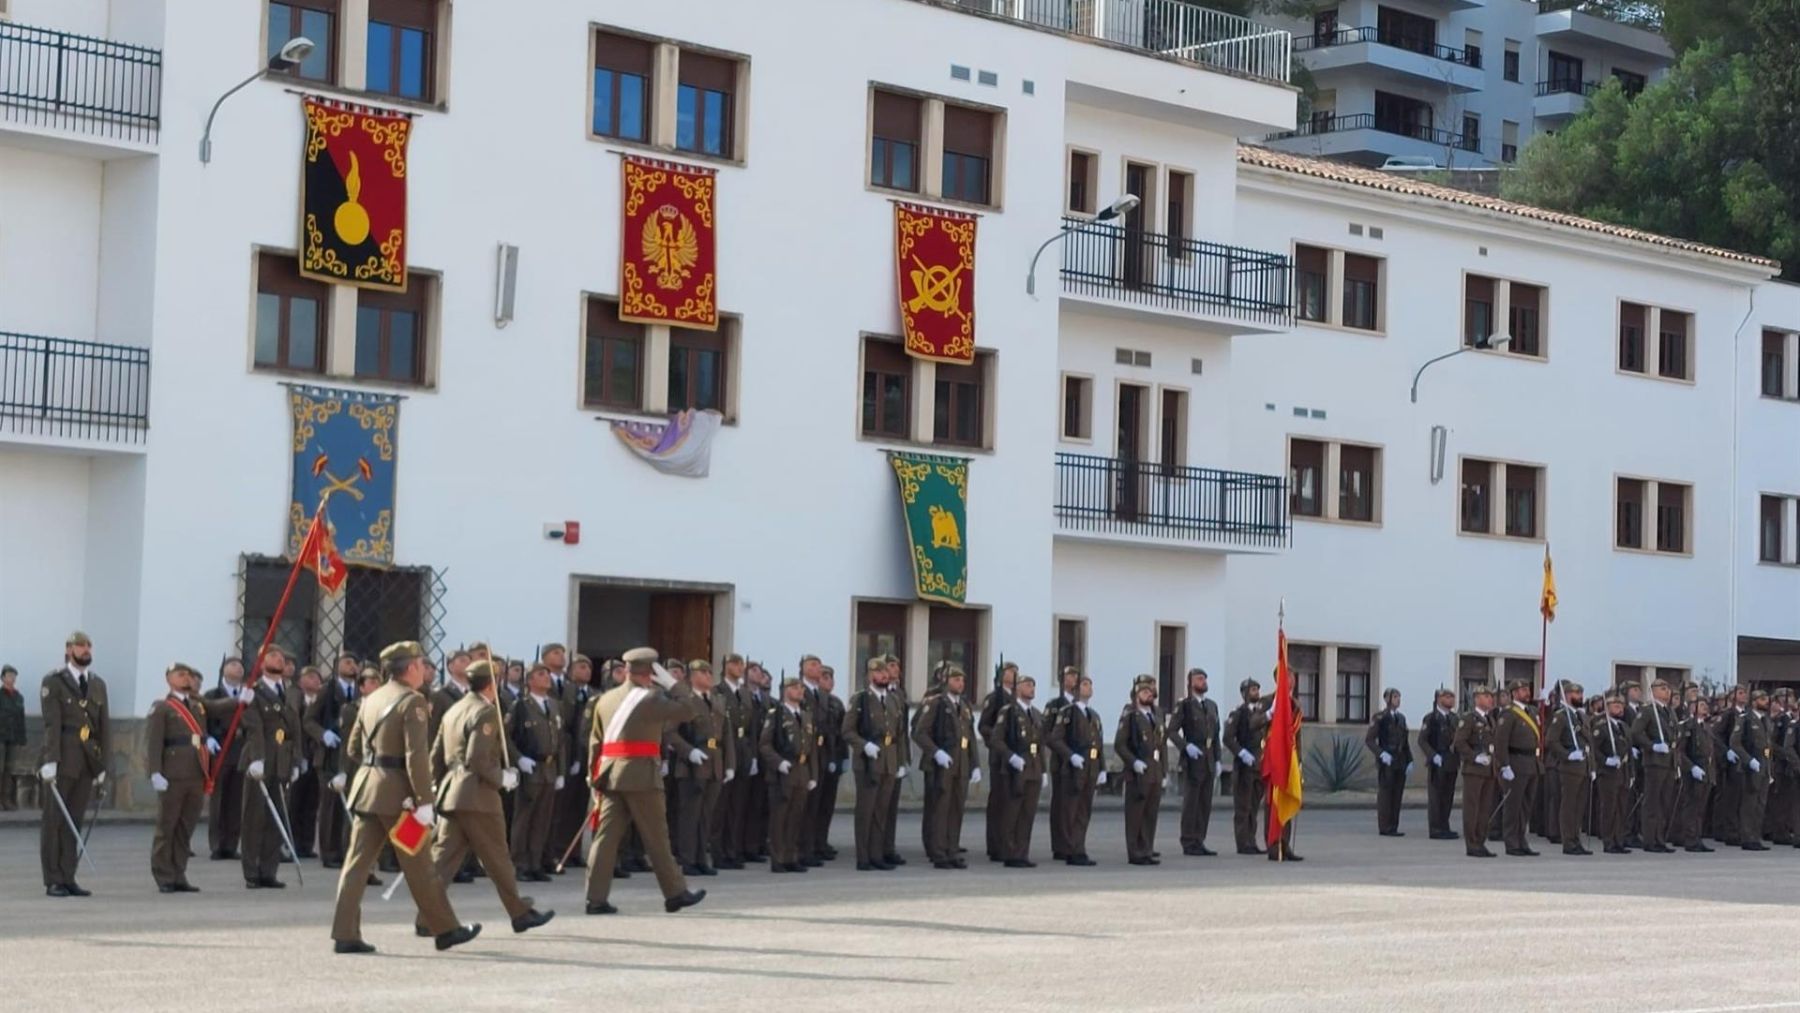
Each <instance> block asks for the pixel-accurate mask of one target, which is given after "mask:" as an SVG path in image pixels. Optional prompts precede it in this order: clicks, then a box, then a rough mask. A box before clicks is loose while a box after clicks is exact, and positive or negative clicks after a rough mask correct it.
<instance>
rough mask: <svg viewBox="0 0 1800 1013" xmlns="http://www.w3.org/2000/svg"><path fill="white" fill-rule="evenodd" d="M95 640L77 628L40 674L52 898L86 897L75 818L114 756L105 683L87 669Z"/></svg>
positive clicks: (46, 861)
mask: <svg viewBox="0 0 1800 1013" xmlns="http://www.w3.org/2000/svg"><path fill="white" fill-rule="evenodd" d="M93 662H94V642H93V641H91V640H89V639H88V635H87V634H85V633H82V632H81V631H79V630H77V631H76V632H74V633H71V634H69V639H68V640H66V641H65V642H64V643H63V666H62V667H61V668H59V669H57V670H56V671H54V672H51V673H50V674H49V675H46V676H44V683H43V686H42V688H41V689H40V690H39V691H38V703H39V706H40V709H41V711H42V716H43V719H44V753H43V758H44V762H43V765H42V766H40V767H39V768H38V777H39V778H41V779H42V780H43V782H44V792H43V796H44V797H43V809H44V815H43V824H42V826H41V827H40V828H39V835H38V838H39V857H40V859H41V861H42V864H43V870H44V893H45V894H46V895H48V896H51V897H86V896H88V891H87V890H84V889H82V888H81V887H80V886H79V885H78V884H77V883H76V882H75V867H76V866H77V865H78V864H79V862H80V858H79V857H78V855H79V853H80V852H79V848H78V845H79V843H80V839H79V838H78V837H77V836H76V831H75V821H76V820H77V819H78V818H80V816H81V815H82V814H84V813H86V812H87V807H88V802H89V801H90V799H91V797H92V795H93V794H94V792H96V791H98V790H100V789H102V788H104V787H105V786H106V765H107V759H108V758H109V757H110V756H112V711H111V710H110V709H109V708H108V706H107V701H106V682H105V680H103V679H101V678H100V677H99V676H98V675H95V674H94V673H93V672H91V671H89V666H90V665H92V664H93Z"/></svg>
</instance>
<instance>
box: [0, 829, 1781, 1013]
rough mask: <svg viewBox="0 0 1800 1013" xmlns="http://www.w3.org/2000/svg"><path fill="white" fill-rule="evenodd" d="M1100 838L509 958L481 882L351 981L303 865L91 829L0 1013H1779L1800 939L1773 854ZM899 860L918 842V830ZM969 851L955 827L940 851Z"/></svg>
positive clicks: (552, 888)
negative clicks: (1278, 851)
mask: <svg viewBox="0 0 1800 1013" xmlns="http://www.w3.org/2000/svg"><path fill="white" fill-rule="evenodd" d="M1170 815H1171V814H1165V815H1164V826H1165V828H1167V827H1168V825H1169V818H1170ZM1226 815H1227V817H1228V813H1227V814H1226ZM1120 818H1121V817H1120V815H1119V813H1118V811H1117V810H1108V811H1106V812H1103V813H1096V814H1095V825H1094V835H1093V838H1092V843H1094V844H1096V845H1098V847H1097V848H1095V850H1094V852H1093V854H1094V857H1095V858H1096V859H1097V860H1098V861H1100V862H1101V863H1103V864H1101V865H1100V866H1099V867H1097V868H1092V869H1071V868H1067V867H1065V866H1063V865H1061V864H1060V863H1058V864H1052V863H1049V862H1045V863H1043V864H1041V865H1040V866H1039V867H1038V868H1037V869H1034V870H1003V869H1001V868H1000V867H998V866H990V865H989V864H988V863H987V862H986V861H985V859H983V857H982V856H980V855H979V854H976V855H973V856H971V857H972V858H974V859H976V860H975V861H972V862H971V868H970V870H969V871H966V872H936V871H933V870H932V869H931V868H930V867H929V866H928V865H926V864H925V863H924V862H923V861H922V860H921V859H920V858H918V857H917V852H916V850H915V849H911V848H908V849H906V850H907V854H908V856H909V858H911V860H912V864H910V865H908V866H906V867H905V868H903V869H901V870H898V871H896V872H892V873H885V874H884V873H856V872H854V871H852V870H851V869H850V868H849V866H848V864H847V863H846V860H845V859H844V858H840V859H839V860H838V861H836V862H834V863H831V864H830V865H828V866H827V867H826V868H825V869H823V870H813V871H812V872H810V873H808V874H806V875H804V876H796V875H789V876H773V875H770V874H769V873H768V872H767V870H766V867H757V868H755V869H753V870H751V871H745V872H739V873H730V872H726V873H722V874H721V875H719V876H718V877H713V878H710V879H707V880H704V881H700V882H697V883H695V885H696V886H704V887H706V888H707V889H708V890H709V891H710V892H709V894H708V896H707V899H706V902H705V903H704V904H702V905H701V906H700V907H698V908H696V909H693V910H690V911H685V912H682V913H680V914H677V915H666V914H663V913H662V910H661V904H660V903H659V899H658V897H657V896H656V894H655V887H654V882H653V880H652V878H651V877H650V876H647V875H635V876H633V877H632V878H631V879H630V880H629V881H626V882H622V883H620V884H619V888H618V889H616V890H615V891H614V893H613V902H614V903H615V904H617V905H618V906H619V907H620V908H621V910H622V912H623V913H622V914H620V915H616V916H611V917H597V918H590V917H585V916H584V915H582V913H581V907H582V905H581V897H580V893H579V890H580V887H579V885H578V881H577V880H576V879H575V876H576V875H578V873H576V872H571V873H570V874H569V875H568V876H565V877H563V878H561V879H559V880H558V881H557V882H555V883H552V884H549V885H548V887H545V886H542V885H540V886H539V888H538V890H537V892H536V897H537V899H538V901H539V906H540V907H552V908H555V909H556V911H557V918H556V920H555V921H554V922H552V923H551V924H550V925H548V926H546V927H544V928H543V929H539V930H537V931H535V932H532V933H529V934H527V935H524V936H515V935H513V934H512V933H511V931H510V930H509V929H508V927H507V924H506V921H505V918H504V916H503V915H502V913H501V912H500V910H499V906H498V903H497V901H496V900H495V898H494V895H493V892H492V889H491V888H490V887H489V885H488V884H487V883H486V882H485V881H480V880H478V881H477V882H476V883H474V884H472V885H468V886H457V887H453V888H452V894H451V896H452V900H453V901H454V903H455V904H456V906H457V911H458V914H459V915H460V916H461V917H462V918H464V919H465V920H479V921H482V922H484V923H485V924H486V930H485V931H484V933H483V935H482V936H481V938H480V939H478V940H476V941H475V942H474V943H471V944H470V945H468V946H465V947H463V948H461V949H458V950H455V951H452V952H451V953H449V954H438V953H436V952H434V951H433V950H432V948H431V944H430V942H429V941H428V940H423V939H417V938H415V937H414V936H413V935H412V932H411V920H412V907H411V905H410V904H409V903H408V902H407V900H406V899H405V895H404V891H402V893H401V894H400V895H399V896H397V897H396V898H395V900H394V901H393V902H392V903H390V904H386V905H384V904H382V903H381V902H380V900H379V899H378V893H379V891H371V892H370V895H369V901H368V905H367V908H366V911H367V916H366V920H365V936H366V938H367V939H368V940H369V941H370V942H371V943H373V944H375V945H376V946H377V947H378V948H379V950H380V952H379V953H377V954H376V955H374V956H372V957H338V956H334V955H333V954H332V953H331V941H330V940H329V939H328V938H327V926H328V925H329V922H330V906H331V897H332V890H333V888H334V886H335V879H333V878H328V876H327V874H326V873H324V872H323V871H322V870H320V869H319V868H318V866H317V865H316V863H309V866H308V869H307V870H306V871H307V872H308V876H307V884H306V887H305V889H297V888H296V887H295V884H294V875H293V869H292V867H291V866H289V867H286V868H285V869H284V870H283V878H284V879H286V880H287V882H288V889H287V890H285V891H282V892H279V893H277V892H274V891H261V892H257V893H247V892H246V891H245V890H244V889H243V886H242V881H241V878H240V877H239V875H238V867H237V865H236V863H231V862H209V861H206V860H205V858H204V856H202V857H201V858H199V859H197V860H196V861H195V863H194V868H193V876H192V878H193V881H194V882H195V883H196V884H197V885H199V886H200V887H201V888H202V889H203V890H204V891H205V892H203V893H201V894H198V895H194V896H180V895H177V896H162V895H159V894H157V893H156V891H155V888H154V886H153V885H152V883H151V881H150V877H149V873H148V870H147V868H146V858H145V855H146V852H147V850H148V841H149V827H147V826H143V825H131V824H123V825H106V826H102V827H100V828H98V829H97V830H96V832H95V833H96V839H97V846H96V853H95V856H94V857H95V859H96V862H97V865H96V868H95V869H94V870H93V871H84V873H83V875H82V877H81V881H82V883H83V885H85V886H87V887H88V888H90V889H92V890H93V891H94V894H95V895H94V896H93V897H92V898H90V899H86V900H50V899H48V898H46V897H44V896H43V890H42V887H41V886H40V885H39V884H38V876H37V869H36V866H37V832H36V829H35V828H28V827H23V826H19V825H17V824H12V825H9V826H7V827H4V828H0V868H3V869H4V870H6V871H5V873H4V875H0V911H3V912H4V913H5V915H4V917H0V954H3V955H4V956H3V963H0V966H3V967H4V972H3V973H0V976H3V978H4V982H5V988H4V989H3V990H0V1008H5V1009H49V1008H56V1007H79V1008H81V1009H126V1008H129V1009H134V1010H154V1009H186V1010H192V1009H196V1008H201V1009H221V1008H232V1009H238V1010H242V1009H276V1008H281V1009H518V1008H522V1007H524V1006H527V1005H530V1006H534V1007H538V1008H542V1007H544V1006H545V1005H554V1006H567V1007H573V1006H576V1005H578V1004H579V1005H584V1006H589V1007H592V1008H618V1007H617V1006H616V1005H615V1004H616V1003H618V1002H620V1001H621V999H624V1001H626V1002H628V1003H629V1008H631V1009H634V1010H661V1009H668V1010H691V1009H721V1010H723V1009H730V1010H753V1009H766V1010H812V1009H819V1010H826V1009H830V1010H846V1011H853V1013H860V1011H874V1010H880V1011H883V1013H892V1011H897V1010H914V1009H931V1010H940V1011H941V1010H946V1009H979V1010H983V1011H995V1010H1056V1009H1078V1008H1079V1009H1131V1010H1193V1009H1223V1010H1289V1009H1315V1010H1357V1009H1367V1010H1396V1009H1405V1010H1412V1011H1425V1010H1455V1011H1466V1010H1472V1009H1481V1010H1499V1009H1518V1010H1523V1009H1544V1010H1552V1009H1553V1010H1728V1009H1744V1010H1750V1009H1756V1010H1765V1009H1781V1008H1793V1009H1800V983H1796V981H1795V979H1794V977H1793V975H1792V974H1790V973H1787V972H1785V971H1782V970H1780V968H1781V966H1782V965H1780V963H1779V959H1780V955H1781V954H1782V953H1783V952H1784V951H1785V947H1786V941H1788V940H1792V939H1794V938H1797V937H1800V906H1797V905H1796V901H1797V900H1800V851H1796V850H1794V849H1790V848H1779V849H1776V850H1775V851H1772V852H1768V853H1760V854H1750V853H1745V852H1741V851H1737V850H1721V851H1719V852H1718V853H1717V854H1712V855H1690V854H1677V855H1666V856H1664V855H1643V854H1633V855H1630V856H1625V857H1614V856H1600V855H1596V856H1593V857H1590V858H1565V857H1563V856H1562V855H1560V854H1555V853H1553V851H1554V849H1553V848H1548V847H1544V846H1543V845H1542V842H1539V843H1538V845H1537V846H1538V847H1540V849H1541V850H1544V852H1545V853H1544V855H1543V856H1542V857H1540V858H1532V859H1523V858H1507V857H1504V856H1503V857H1500V858H1495V859H1491V860H1480V861H1478V860H1475V859H1470V858H1465V857H1464V856H1463V854H1462V850H1463V849H1462V844H1461V842H1460V841H1431V840H1428V839H1426V837H1425V835H1424V833H1423V831H1422V827H1421V826H1420V825H1419V824H1422V823H1423V816H1422V814H1420V813H1417V812H1409V813H1408V814H1407V817H1406V822H1407V824H1408V827H1407V828H1408V830H1409V833H1408V835H1407V836H1406V837H1404V838H1400V839H1382V838H1377V837H1376V836H1375V835H1374V832H1373V825H1372V824H1373V814H1372V813H1367V812H1354V811H1348V812H1345V811H1340V812H1318V813H1308V814H1306V815H1304V816H1303V817H1302V818H1301V821H1300V824H1299V827H1300V829H1299V837H1298V839H1297V841H1296V850H1298V851H1299V852H1300V853H1301V854H1302V855H1304V856H1305V858H1306V861H1305V862H1304V863H1302V864H1299V865H1290V866H1286V867H1281V868H1277V867H1274V866H1273V865H1272V864H1271V863H1269V862H1267V861H1266V860H1264V859H1261V858H1249V857H1240V856H1237V855H1221V856H1219V857H1217V858H1183V857H1181V855H1180V853H1179V852H1180V849H1179V847H1178V846H1174V840H1173V834H1172V833H1170V834H1168V835H1165V837H1164V843H1163V844H1162V850H1163V853H1164V856H1165V857H1164V859H1163V864H1162V865H1161V866H1160V867H1157V868H1134V867H1131V866H1127V865H1126V864H1125V862H1124V849H1123V846H1122V843H1121V841H1122V833H1121V830H1120V826H1119V821H1120ZM1040 826H1041V825H1040ZM1215 827H1216V824H1215ZM845 829H846V830H847V827H846V828H845ZM1225 829H1226V831H1227V834H1226V836H1225V837H1224V838H1221V837H1220V835H1219V834H1218V832H1217V829H1215V832H1214V835H1213V839H1212V840H1211V842H1210V843H1212V844H1213V845H1214V846H1215V847H1219V846H1220V845H1221V844H1229V834H1228V831H1229V822H1228V821H1227V823H1226V824H1225ZM901 833H902V838H901V839H902V841H909V840H910V841H917V840H918V822H917V817H916V816H903V817H902V825H901ZM202 836H204V831H203V832H202ZM837 836H840V837H841V836H843V834H838V835H837ZM981 840H982V827H981V819H980V815H979V813H978V812H975V813H971V814H970V820H969V823H968V826H967V827H966V828H965V831H964V843H965V845H967V844H973V845H974V847H975V850H976V851H977V852H979V850H980V847H981ZM835 843H837V844H838V845H839V847H840V848H843V847H845V846H846V844H845V842H843V841H841V840H840V841H837V842H835Z"/></svg>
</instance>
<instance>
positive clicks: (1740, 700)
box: [1713, 686, 1750, 847]
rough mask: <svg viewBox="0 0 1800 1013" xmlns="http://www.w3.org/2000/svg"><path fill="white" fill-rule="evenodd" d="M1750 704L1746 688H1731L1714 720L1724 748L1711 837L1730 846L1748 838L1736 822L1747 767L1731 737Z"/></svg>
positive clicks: (1739, 813)
mask: <svg viewBox="0 0 1800 1013" xmlns="http://www.w3.org/2000/svg"><path fill="white" fill-rule="evenodd" d="M1749 704H1750V690H1749V688H1748V687H1746V686H1737V687H1734V688H1733V689H1732V691H1731V693H1730V695H1729V696H1727V697H1726V701H1725V706H1723V707H1721V708H1719V717H1718V721H1717V725H1718V727H1717V734H1718V737H1719V742H1720V743H1721V744H1722V745H1723V746H1724V748H1725V762H1724V763H1723V764H1722V765H1721V766H1720V774H1719V779H1718V781H1717V783H1716V785H1715V787H1716V788H1717V792H1716V794H1715V795H1714V797H1713V837H1714V838H1715V839H1716V840H1718V841H1719V842H1720V843H1722V844H1729V845H1731V846H1733V847H1737V846H1738V845H1741V844H1743V843H1744V841H1745V840H1747V839H1748V835H1747V834H1746V833H1744V829H1745V828H1743V827H1741V826H1739V825H1738V820H1739V819H1740V818H1741V816H1742V812H1743V803H1744V774H1745V771H1746V769H1747V768H1746V766H1745V764H1744V758H1743V756H1741V755H1740V754H1739V753H1738V751H1737V747H1736V745H1734V741H1733V740H1734V739H1736V737H1737V723H1738V721H1739V720H1740V719H1741V718H1742V717H1743V715H1744V714H1745V713H1747V711H1748V709H1749Z"/></svg>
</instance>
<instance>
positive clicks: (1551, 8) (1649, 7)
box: [1538, 0, 1662, 32]
mask: <svg viewBox="0 0 1800 1013" xmlns="http://www.w3.org/2000/svg"><path fill="white" fill-rule="evenodd" d="M1557 11H1576V12H1578V13H1581V14H1592V15H1593V16H1594V17H1597V18H1605V19H1606V20H1608V21H1617V22H1618V23H1619V24H1622V25H1630V26H1632V27H1633V28H1642V29H1645V30H1646V31H1651V32H1660V31H1662V5H1661V4H1656V3H1646V2H1644V0H1538V13H1539V14H1554V13H1555V12H1557Z"/></svg>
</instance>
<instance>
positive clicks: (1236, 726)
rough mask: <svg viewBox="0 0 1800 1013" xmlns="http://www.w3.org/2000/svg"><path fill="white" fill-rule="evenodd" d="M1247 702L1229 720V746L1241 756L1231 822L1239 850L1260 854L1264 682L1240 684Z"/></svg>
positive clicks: (1265, 716)
mask: <svg viewBox="0 0 1800 1013" xmlns="http://www.w3.org/2000/svg"><path fill="white" fill-rule="evenodd" d="M1238 694H1239V695H1240V696H1241V697H1243V703H1240V704H1238V706H1237V709H1235V710H1233V711H1232V712H1231V716H1230V717H1229V718H1227V719H1226V721H1225V748H1226V750H1228V751H1229V752H1230V753H1231V754H1232V755H1233V756H1235V757H1236V758H1237V760H1236V763H1235V764H1234V765H1233V767H1232V771H1231V802H1232V813H1231V824H1232V830H1233V831H1234V832H1235V834H1236V836H1237V853H1238V854H1240V855H1260V854H1262V853H1263V849H1262V848H1260V847H1258V846H1257V843H1256V810H1257V808H1258V807H1259V804H1260V803H1261V802H1262V793H1263V783H1262V777H1261V776H1260V772H1259V770H1258V767H1259V766H1260V765H1261V763H1262V751H1263V740H1264V739H1265V738H1267V734H1266V730H1267V729H1268V727H1269V711H1268V708H1267V707H1265V706H1263V702H1262V683H1260V682H1257V681H1256V680H1255V679H1245V680H1244V681H1243V682H1241V683H1239V684H1238Z"/></svg>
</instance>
